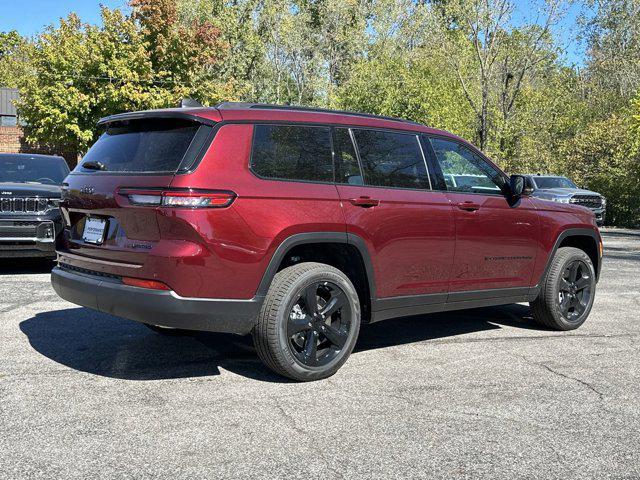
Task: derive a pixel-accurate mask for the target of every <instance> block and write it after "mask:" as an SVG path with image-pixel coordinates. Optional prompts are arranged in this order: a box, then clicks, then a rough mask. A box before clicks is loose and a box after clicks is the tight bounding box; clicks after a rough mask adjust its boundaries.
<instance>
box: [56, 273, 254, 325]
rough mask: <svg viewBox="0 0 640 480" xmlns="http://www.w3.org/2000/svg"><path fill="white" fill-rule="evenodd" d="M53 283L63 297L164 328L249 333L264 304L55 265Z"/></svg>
mask: <svg viewBox="0 0 640 480" xmlns="http://www.w3.org/2000/svg"><path fill="white" fill-rule="evenodd" d="M51 284H52V285H53V289H54V290H55V291H56V293H57V294H58V295H59V296H60V297H62V298H63V299H65V300H67V301H69V302H71V303H75V304H76V305H81V306H83V307H88V308H92V309H94V310H99V311H101V312H104V313H109V314H111V315H116V316H119V317H124V318H128V319H130V320H135V321H138V322H142V323H149V324H153V325H159V326H162V327H171V328H183V329H187V330H205V331H211V332H224V333H236V334H239V335H246V334H248V333H250V332H251V330H252V329H253V326H254V324H255V320H256V318H257V316H258V313H259V311H260V307H261V305H262V299H261V298H257V297H256V298H253V299H251V300H231V299H210V298H184V297H180V296H179V295H177V294H176V293H175V292H172V291H161V290H152V289H148V288H139V287H132V286H128V285H124V284H122V283H121V282H120V281H119V280H117V279H112V278H102V277H99V276H94V275H85V274H83V273H78V272H73V271H69V270H64V269H62V268H60V267H55V268H54V269H53V271H52V272H51Z"/></svg>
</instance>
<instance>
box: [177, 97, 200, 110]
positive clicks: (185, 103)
mask: <svg viewBox="0 0 640 480" xmlns="http://www.w3.org/2000/svg"><path fill="white" fill-rule="evenodd" d="M178 107H180V108H194V107H202V104H201V103H200V102H199V101H197V100H196V99H194V98H183V99H182V100H180V104H179V105H178Z"/></svg>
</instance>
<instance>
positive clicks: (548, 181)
mask: <svg viewBox="0 0 640 480" xmlns="http://www.w3.org/2000/svg"><path fill="white" fill-rule="evenodd" d="M534 180H535V182H536V185H537V186H538V188H578V187H576V184H575V183H573V182H572V181H571V180H569V179H568V178H565V177H535V178H534Z"/></svg>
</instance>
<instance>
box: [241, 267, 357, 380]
mask: <svg viewBox="0 0 640 480" xmlns="http://www.w3.org/2000/svg"><path fill="white" fill-rule="evenodd" d="M359 330H360V302H359V300H358V293H357V292H356V289H355V288H354V286H353V284H352V283H351V281H350V280H349V278H348V277H347V276H346V275H345V274H344V273H343V272H341V271H340V270H338V269H336V268H334V267H331V266H330V265H325V264H322V263H312V262H306V263H300V264H297V265H293V266H291V267H288V268H285V269H283V270H281V271H280V272H278V273H277V274H276V276H275V277H274V279H273V282H272V284H271V286H270V288H269V291H268V293H267V296H266V298H265V300H264V303H263V305H262V309H261V311H260V315H259V317H258V321H257V324H256V326H255V328H254V330H253V342H254V345H255V348H256V351H257V352H258V356H259V357H260V359H261V360H262V361H263V362H264V363H265V365H266V366H268V367H269V368H270V369H272V370H273V371H274V372H276V373H279V374H280V375H283V376H285V377H288V378H291V379H293V380H299V381H311V380H320V379H323V378H327V377H330V376H331V375H333V374H334V373H335V372H336V371H338V369H339V368H340V367H341V366H342V365H343V364H344V362H346V361H347V358H349V355H350V354H351V351H352V350H353V347H354V346H355V343H356V340H357V338H358V332H359Z"/></svg>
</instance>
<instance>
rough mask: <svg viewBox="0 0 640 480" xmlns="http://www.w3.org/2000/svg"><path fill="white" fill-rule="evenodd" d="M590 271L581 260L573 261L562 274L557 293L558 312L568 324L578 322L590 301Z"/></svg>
mask: <svg viewBox="0 0 640 480" xmlns="http://www.w3.org/2000/svg"><path fill="white" fill-rule="evenodd" d="M591 285H592V281H591V269H590V268H589V267H588V266H587V264H586V263H585V262H583V261H582V260H573V261H572V262H571V263H569V264H568V265H567V266H566V267H565V268H564V270H563V272H562V277H561V278H560V287H559V292H558V302H559V305H560V312H562V315H564V317H565V318H566V319H567V320H569V321H570V322H575V321H578V320H580V318H581V317H582V315H583V314H584V312H585V311H586V310H587V307H588V306H589V304H590V300H591Z"/></svg>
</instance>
